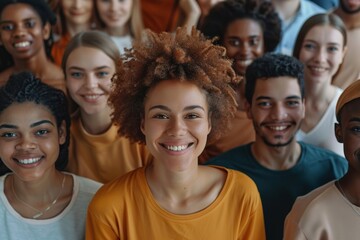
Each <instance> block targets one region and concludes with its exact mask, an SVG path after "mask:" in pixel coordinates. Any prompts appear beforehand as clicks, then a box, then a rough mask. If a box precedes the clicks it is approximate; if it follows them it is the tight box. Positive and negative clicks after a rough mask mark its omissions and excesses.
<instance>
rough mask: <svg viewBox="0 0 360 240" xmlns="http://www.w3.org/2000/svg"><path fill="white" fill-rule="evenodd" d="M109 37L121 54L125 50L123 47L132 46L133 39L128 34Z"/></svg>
mask: <svg viewBox="0 0 360 240" xmlns="http://www.w3.org/2000/svg"><path fill="white" fill-rule="evenodd" d="M111 39H112V40H113V41H114V43H115V44H116V46H117V47H118V49H119V52H120V54H123V53H124V52H125V48H132V41H133V39H132V37H131V36H130V35H127V36H124V37H115V36H111Z"/></svg>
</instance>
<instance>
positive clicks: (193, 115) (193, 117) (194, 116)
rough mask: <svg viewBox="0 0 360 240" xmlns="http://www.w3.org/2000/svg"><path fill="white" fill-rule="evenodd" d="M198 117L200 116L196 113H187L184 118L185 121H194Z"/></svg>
mask: <svg viewBox="0 0 360 240" xmlns="http://www.w3.org/2000/svg"><path fill="white" fill-rule="evenodd" d="M200 117H201V116H200V115H199V114H197V113H188V114H186V116H185V118H186V119H196V118H200Z"/></svg>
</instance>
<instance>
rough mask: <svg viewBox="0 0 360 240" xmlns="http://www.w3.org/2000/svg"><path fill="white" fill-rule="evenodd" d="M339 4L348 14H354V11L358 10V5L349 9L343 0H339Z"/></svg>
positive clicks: (359, 8) (359, 9)
mask: <svg viewBox="0 0 360 240" xmlns="http://www.w3.org/2000/svg"><path fill="white" fill-rule="evenodd" d="M340 6H341V9H342V10H343V11H344V12H346V13H348V14H355V13H358V12H360V7H358V8H357V9H354V10H352V9H349V8H348V7H347V6H346V4H345V3H344V1H343V0H340Z"/></svg>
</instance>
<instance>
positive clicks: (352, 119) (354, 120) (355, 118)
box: [349, 117, 360, 122]
mask: <svg viewBox="0 0 360 240" xmlns="http://www.w3.org/2000/svg"><path fill="white" fill-rule="evenodd" d="M349 122H360V118H359V117H353V118H350V120H349Z"/></svg>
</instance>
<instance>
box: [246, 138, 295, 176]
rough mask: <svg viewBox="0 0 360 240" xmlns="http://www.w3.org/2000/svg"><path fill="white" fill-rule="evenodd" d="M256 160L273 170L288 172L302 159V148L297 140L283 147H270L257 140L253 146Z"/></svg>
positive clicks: (252, 149) (252, 150)
mask: <svg viewBox="0 0 360 240" xmlns="http://www.w3.org/2000/svg"><path fill="white" fill-rule="evenodd" d="M251 152H252V154H253V156H254V158H255V160H256V161H257V162H258V163H259V164H261V165H263V166H264V167H266V168H268V169H272V170H287V169H290V168H292V167H293V166H294V165H295V164H296V163H297V161H298V159H299V158H300V154H301V146H300V144H299V143H297V142H296V141H295V139H294V140H293V141H292V142H291V143H290V144H288V145H286V146H283V147H270V146H267V145H266V144H265V143H264V142H263V141H258V140H256V141H255V142H254V143H253V144H252V145H251Z"/></svg>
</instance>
